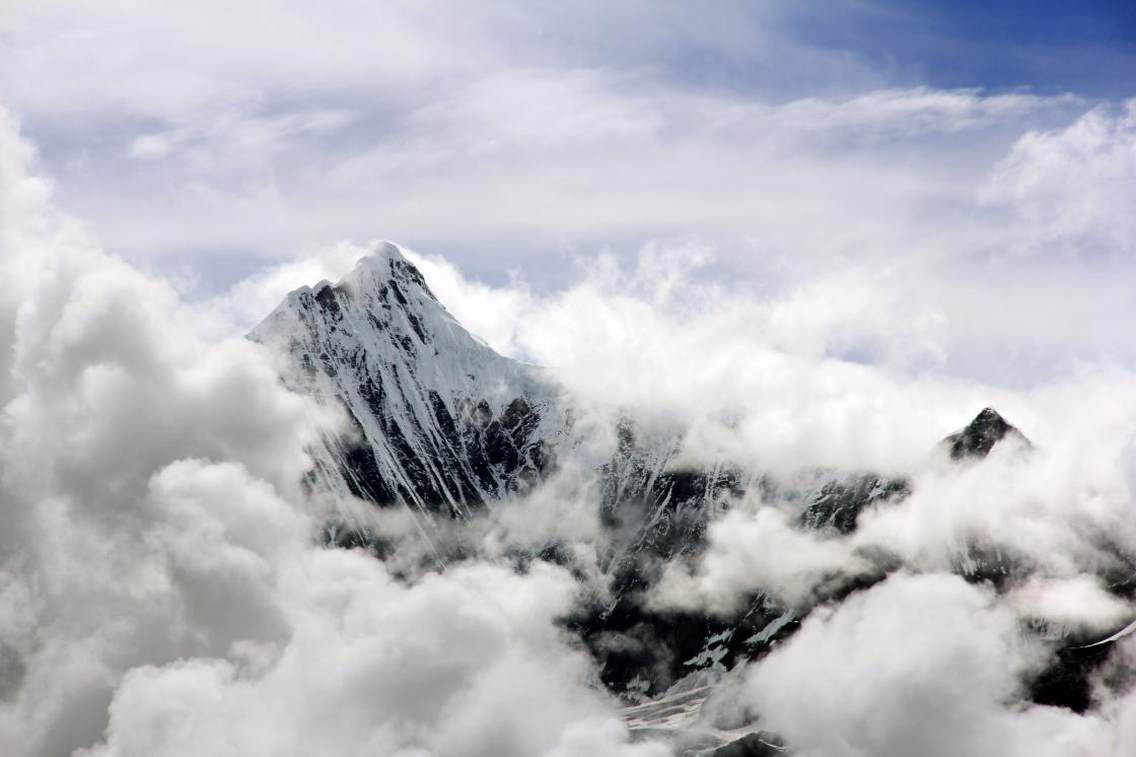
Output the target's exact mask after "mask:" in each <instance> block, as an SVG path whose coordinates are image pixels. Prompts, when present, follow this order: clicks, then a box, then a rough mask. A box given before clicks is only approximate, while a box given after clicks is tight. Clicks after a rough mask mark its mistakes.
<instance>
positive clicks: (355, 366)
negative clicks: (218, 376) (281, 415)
mask: <svg viewBox="0 0 1136 757" xmlns="http://www.w3.org/2000/svg"><path fill="white" fill-rule="evenodd" d="M250 336H251V338H253V339H254V340H256V341H259V342H262V343H264V344H266V345H268V346H269V347H271V348H272V349H274V350H275V351H276V352H277V353H278V354H279V355H281V356H283V357H284V361H283V365H282V369H281V370H282V374H283V378H284V380H285V381H286V382H287V383H288V384H289V385H290V386H291V387H293V388H295V389H297V390H299V391H303V392H306V393H309V394H312V395H314V396H315V397H317V398H318V399H320V400H321V401H322V402H324V403H327V404H331V405H338V406H340V407H342V409H343V410H344V411H345V415H346V416H347V418H348V420H349V423H350V424H351V426H352V427H353V433H351V434H347V435H345V436H343V437H335V438H327V439H324V440H323V444H322V445H320V446H319V448H318V449H314V450H313V456H314V458H315V461H316V466H315V469H314V470H313V471H312V480H311V482H310V483H311V484H312V485H313V486H315V487H324V488H326V489H329V490H331V491H333V492H336V493H339V494H350V495H352V496H354V497H357V498H360V499H363V500H367V501H370V502H373V503H374V504H375V505H377V506H380V507H404V508H407V509H408V510H409V511H410V512H411V513H412V514H413V515H414V517H415V518H416V520H417V523H418V525H419V528H420V531H421V534H422V536H423V538H424V539H427V540H430V538H431V532H432V529H434V528H435V527H436V526H437V525H438V524H439V523H440V522H449V521H453V520H458V521H461V520H470V519H474V518H476V517H477V516H478V514H479V513H481V512H482V511H484V510H485V508H486V507H487V505H488V504H490V503H492V502H494V501H497V500H501V499H503V498H505V497H508V496H511V495H514V494H518V493H523V492H525V491H527V490H528V489H529V488H531V487H532V486H534V485H535V484H537V483H538V482H540V481H541V480H542V479H543V478H545V477H546V476H547V475H548V474H549V473H550V472H551V471H553V470H554V469H555V468H556V465H557V459H558V454H560V453H565V452H570V451H571V450H572V448H573V446H574V445H575V444H577V443H578V442H579V433H578V432H577V430H576V429H575V428H574V424H573V412H572V409H571V408H570V407H568V406H567V404H566V402H565V400H564V398H563V397H562V396H561V394H560V392H559V390H558V389H557V387H556V385H555V384H554V383H553V382H552V381H551V380H550V379H549V377H547V376H546V375H545V374H544V373H543V372H542V371H541V370H540V369H539V368H537V367H534V366H531V365H527V364H524V363H520V362H518V361H515V360H511V359H509V358H506V357H503V356H501V355H499V354H497V353H496V352H495V351H493V350H492V349H491V348H490V347H489V346H488V345H486V344H485V343H483V342H482V341H480V340H479V339H477V338H476V337H474V336H473V335H471V334H470V333H469V332H468V331H466V330H465V329H464V328H463V327H462V326H461V324H459V323H458V322H457V321H456V320H455V319H454V318H453V317H452V316H451V315H450V314H449V313H448V312H446V310H445V308H444V307H443V306H442V304H441V303H440V302H438V300H437V298H436V297H435V296H434V295H433V293H432V292H431V291H430V289H429V286H428V285H427V282H426V281H425V280H424V279H423V277H422V275H421V274H420V272H419V271H418V270H417V269H416V268H415V267H414V266H413V265H412V264H411V263H410V262H409V261H407V260H406V258H405V257H404V256H403V255H402V253H401V252H400V250H399V249H398V247H397V246H395V245H393V244H389V243H383V244H381V245H379V246H378V247H377V248H376V249H375V251H374V252H373V254H372V255H370V256H368V257H366V258H364V259H362V260H361V261H360V262H359V263H358V265H357V266H356V268H355V269H354V270H353V271H351V272H350V273H349V274H348V275H347V276H346V277H344V279H343V280H341V281H339V282H338V283H336V284H332V283H330V282H326V281H324V282H320V283H319V284H317V285H316V286H315V287H302V288H300V289H298V290H296V291H294V292H292V293H290V294H289V295H288V297H287V298H286V299H285V301H284V302H283V303H281V305H280V306H279V307H278V308H277V309H276V310H275V311H273V312H272V313H271V314H270V315H269V316H268V317H267V318H266V319H265V320H264V321H263V322H262V323H261V324H260V325H259V326H257V327H256V329H255V330H254V331H253V332H252V334H251V335H250ZM615 437H616V440H617V443H616V444H615V449H614V450H613V451H612V454H611V456H610V458H608V459H606V460H604V461H601V462H599V463H598V464H597V466H596V475H597V476H598V477H599V481H600V487H601V491H602V515H603V519H604V524H605V526H606V528H607V530H608V532H609V534H610V535H611V536H612V538H611V540H610V542H611V544H610V547H609V550H608V552H607V554H605V555H604V563H603V568H604V570H605V573H606V576H607V579H608V581H609V584H610V587H609V588H610V592H608V593H607V594H604V595H603V596H597V597H596V599H595V601H594V602H592V603H590V604H586V605H584V606H582V607H581V608H579V610H578V611H577V613H575V614H574V615H573V616H572V617H570V618H567V619H566V620H565V623H566V625H567V626H568V627H569V628H570V629H572V630H573V631H574V632H575V633H576V634H578V636H579V638H580V639H581V640H582V641H583V643H584V644H585V645H586V646H587V648H588V649H589V650H590V651H591V652H592V654H593V655H594V656H595V657H596V659H597V662H598V663H599V665H600V667H601V671H602V673H601V675H602V679H603V681H604V683H605V684H606V685H607V686H608V687H610V688H611V689H612V691H614V692H615V693H617V694H619V695H621V696H623V697H625V698H627V699H628V700H629V701H631V702H643V703H645V704H643V705H640V706H644V707H648V708H649V707H650V706H651V705H650V702H651V700H652V698H655V697H658V696H659V695H661V694H664V692H667V691H668V689H670V690H671V693H672V695H673V692H675V691H679V692H681V691H683V689H682V687H683V686H684V685H686V686H689V685H690V684H683V683H682V682H683V681H684V680H689V679H691V676H692V675H697V674H699V673H700V672H701V674H703V675H706V674H709V675H711V676H713V675H717V674H718V673H720V672H723V671H725V670H727V669H729V668H730V667H732V666H733V665H734V664H735V663H736V662H738V661H739V660H742V659H754V658H758V657H760V656H762V655H764V654H766V653H767V652H768V651H769V650H770V649H772V648H773V646H774V645H776V644H777V643H778V642H779V641H781V640H782V639H784V638H786V637H787V636H789V635H791V634H792V633H793V632H794V631H795V630H796V628H797V627H799V625H800V622H801V620H802V619H803V617H804V616H805V614H807V612H808V607H783V606H780V605H779V604H778V602H777V601H776V600H775V599H774V598H773V597H771V596H769V595H766V594H764V593H761V592H756V593H755V594H754V595H753V596H752V597H751V598H750V601H749V602H748V603H747V604H746V605H745V607H744V608H743V610H741V611H740V612H739V613H737V614H736V616H734V617H732V618H712V617H707V616H703V615H699V614H696V613H690V612H678V611H664V610H658V609H653V608H652V607H650V606H648V604H647V603H646V601H645V598H646V593H647V590H648V589H649V588H650V586H651V585H652V584H653V583H654V582H655V581H656V580H657V578H658V577H659V575H660V574H661V571H662V570H663V568H664V566H665V565H667V564H668V563H670V562H672V561H675V560H693V559H696V558H697V556H698V555H699V554H700V552H701V551H702V549H703V548H704V545H705V530H706V526H707V523H708V522H709V520H710V519H711V518H712V517H713V516H714V515H715V514H717V513H719V512H721V511H722V510H723V509H725V508H727V507H729V503H730V502H731V501H732V500H733V499H735V498H736V497H739V496H741V495H742V494H743V493H745V492H746V491H757V492H760V493H761V494H762V496H763V499H766V498H768V499H778V500H781V501H790V502H793V503H795V506H796V507H797V508H798V511H799V513H800V514H799V519H798V527H800V528H802V529H812V530H817V531H822V532H825V533H828V534H831V535H832V537H833V538H840V537H841V536H844V535H847V534H850V533H852V532H853V531H854V530H855V529H856V526H857V520H858V518H859V516H860V515H861V514H862V513H863V512H864V511H865V510H867V509H869V508H873V507H886V506H889V505H891V504H893V503H897V502H900V501H902V500H903V499H904V498H906V497H907V496H909V494H910V492H911V488H910V487H911V484H910V482H908V481H906V480H903V479H896V478H888V477H886V476H881V475H878V474H875V473H871V472H861V473H854V474H849V473H837V472H831V471H810V472H806V473H805V474H804V475H803V476H802V477H801V478H800V479H798V480H795V481H793V482H785V481H778V480H774V479H772V478H770V477H767V476H763V475H761V474H756V473H753V472H747V471H742V470H739V469H737V468H734V467H729V466H719V467H716V468H712V469H699V470H691V469H683V468H679V467H675V465H674V460H675V456H676V453H677V452H678V450H679V448H680V442H681V437H680V436H677V435H672V436H669V437H668V436H664V438H658V435H645V434H643V433H641V430H640V429H639V428H638V427H637V426H636V424H635V423H634V421H633V420H632V419H630V418H624V419H622V420H621V421H620V422H619V423H618V427H617V428H616V429H615ZM1003 442H1007V443H1012V444H1015V445H1017V446H1018V447H1020V448H1021V449H1023V450H1028V449H1029V448H1030V446H1031V445H1030V442H1029V440H1028V439H1026V438H1025V436H1024V435H1023V434H1022V433H1021V432H1020V431H1018V430H1017V429H1016V428H1014V427H1013V426H1012V425H1010V424H1009V423H1008V422H1007V421H1006V420H1005V419H1003V418H1002V417H1001V416H1000V415H999V414H998V413H997V412H996V411H995V410H993V409H991V408H987V409H985V410H983V411H982V412H980V413H979V414H978V416H977V417H975V418H974V420H973V421H972V422H971V423H970V424H968V425H967V426H966V427H964V428H963V429H961V430H960V431H959V432H957V433H955V434H952V435H950V436H948V437H947V438H946V439H944V440H943V442H942V443H941V447H942V449H943V450H944V451H945V453H946V456H947V457H949V459H951V460H953V461H955V462H956V463H957V464H967V463H968V462H977V461H980V460H981V459H982V458H984V457H985V456H986V455H987V454H989V453H990V452H991V450H992V449H993V448H994V447H995V445H997V444H999V443H1003ZM382 540H383V535H382V534H374V533H370V532H368V531H366V529H365V528H363V527H361V526H358V525H357V524H352V523H349V522H348V523H338V522H336V523H331V524H329V530H328V541H329V543H331V544H333V545H337V546H347V547H352V546H364V547H368V548H371V549H378V548H379V547H381V544H382ZM447 557H448V558H454V559H460V555H449V556H442V558H443V561H444V559H445V558H447ZM532 559H548V560H557V561H566V560H569V558H566V557H565V556H564V555H563V554H562V553H561V552H560V551H559V549H558V545H556V544H547V545H544V547H543V548H542V549H540V550H538V551H536V552H534V553H532V554H527V555H518V560H519V562H518V565H520V566H522V567H523V564H524V563H525V562H526V561H528V560H532ZM895 567H897V566H896V565H894V564H891V563H889V562H888V560H887V559H886V557H884V558H880V559H878V560H877V570H875V571H874V572H869V573H867V574H863V575H858V576H855V577H851V578H849V577H834V580H833V581H832V582H830V583H828V584H825V585H824V586H822V587H821V588H820V589H818V591H817V595H816V596H815V597H814V598H813V602H812V604H811V605H810V606H811V607H815V606H817V605H820V604H823V603H826V602H837V601H840V600H841V599H842V598H843V597H845V596H847V595H848V594H850V593H852V592H854V591H858V590H861V589H863V588H866V587H868V586H871V585H873V584H874V583H876V582H878V581H880V580H882V579H883V578H884V577H886V575H887V574H888V572H889V571H891V570H893V569H894V568H895ZM958 570H959V572H960V573H962V574H963V575H965V576H966V577H967V578H968V579H969V580H974V581H990V582H992V583H993V584H995V585H996V586H1004V585H1007V584H1008V583H1010V582H1012V581H1013V580H1015V571H1016V570H1018V566H1016V565H1015V564H1014V563H1013V561H1012V560H1011V559H1009V558H1007V557H1006V556H1005V555H1002V554H1000V553H998V552H997V551H993V552H989V553H987V552H984V551H983V550H982V548H981V546H976V548H975V550H974V553H973V554H972V555H970V556H969V559H968V560H967V562H966V564H965V565H960V566H959V567H958ZM1125 578H1126V579H1127V577H1125ZM1116 586H1117V587H1118V588H1117V591H1118V592H1131V591H1132V587H1131V585H1130V584H1124V583H1123V581H1122V582H1120V583H1117V584H1116ZM1054 648H1055V653H1056V664H1055V665H1054V666H1053V667H1052V668H1051V669H1050V670H1047V671H1045V672H1044V673H1042V674H1041V675H1040V676H1039V677H1038V678H1037V680H1034V681H1030V682H1027V683H1028V686H1029V688H1030V691H1031V694H1032V696H1033V698H1034V699H1035V701H1038V702H1042V703H1047V704H1057V705H1062V706H1067V707H1071V708H1073V709H1076V710H1078V711H1080V710H1084V709H1086V708H1087V707H1088V706H1089V705H1090V703H1091V702H1090V691H1089V684H1088V677H1089V673H1090V672H1091V671H1092V670H1093V669H1094V668H1095V667H1096V666H1098V665H1099V664H1100V663H1101V662H1102V661H1103V659H1104V658H1105V657H1107V654H1108V646H1107V645H1105V646H1103V647H1096V648H1092V650H1091V651H1086V650H1081V649H1079V648H1078V647H1077V646H1076V645H1074V644H1072V643H1070V642H1063V641H1060V640H1058V641H1056V642H1055V643H1054ZM676 685H677V687H678V688H672V687H674V686H676ZM683 696H685V695H683ZM659 701H666V698H665V697H664V699H663V700H659ZM746 744H748V745H749V746H748V747H747V746H746ZM759 745H760V746H759ZM746 748H749V749H751V751H748V752H747V751H742V750H743V749H746ZM729 749H734V751H728V750H727V751H723V752H721V754H734V753H737V754H757V753H773V751H771V750H775V751H776V752H781V751H782V750H783V745H780V744H779V743H778V742H777V740H776V738H775V737H773V736H769V738H765V737H763V738H762V739H756V738H755V737H754V738H749V740H748V741H747V742H744V743H743V742H741V741H739V742H737V743H735V744H733V745H732V746H730V747H729ZM759 749H760V750H765V751H764V752H761V751H757V750H759Z"/></svg>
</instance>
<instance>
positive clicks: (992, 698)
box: [746, 574, 1115, 757]
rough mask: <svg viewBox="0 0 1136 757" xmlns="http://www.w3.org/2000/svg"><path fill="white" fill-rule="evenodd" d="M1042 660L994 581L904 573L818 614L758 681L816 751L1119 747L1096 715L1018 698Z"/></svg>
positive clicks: (786, 724) (765, 665)
mask: <svg viewBox="0 0 1136 757" xmlns="http://www.w3.org/2000/svg"><path fill="white" fill-rule="evenodd" d="M1039 661H1040V657H1039V652H1038V650H1036V649H1032V648H1031V647H1030V645H1029V642H1028V641H1027V640H1026V638H1025V637H1023V636H1022V635H1020V634H1019V632H1018V629H1017V628H1016V625H1015V619H1014V616H1013V615H1012V613H1010V612H1008V611H1007V610H1006V609H1005V608H1004V607H1002V606H1000V605H999V604H997V603H996V601H995V598H994V596H993V594H992V592H990V591H989V590H988V589H985V588H983V587H979V586H974V585H970V584H967V583H965V582H964V581H963V580H962V579H961V578H958V577H956V576H946V575H927V576H909V575H902V574H901V575H897V576H893V577H892V578H890V579H888V580H887V581H886V582H884V583H883V584H881V585H879V586H876V587H875V588H873V589H871V590H869V591H867V592H864V593H863V594H859V595H855V596H853V597H851V598H850V599H848V600H847V601H845V602H844V604H842V605H841V606H840V607H839V608H836V609H834V610H823V611H819V612H817V613H815V614H814V615H813V616H812V617H810V618H809V619H808V620H806V621H805V623H804V625H803V627H802V628H801V631H800V632H799V633H798V634H797V635H796V636H794V637H793V638H792V639H791V640H789V641H788V642H787V643H786V644H785V645H784V646H782V647H780V648H779V649H778V650H777V651H775V652H773V653H772V654H771V655H770V656H769V657H768V658H767V659H766V660H764V661H762V662H761V663H758V664H756V665H754V666H753V667H752V668H751V669H750V671H749V674H748V679H747V689H746V690H747V695H748V698H749V701H750V702H751V704H752V705H754V706H756V707H757V708H758V709H759V710H760V712H761V713H762V716H763V720H762V723H763V725H764V727H767V728H771V729H774V730H777V731H779V732H781V733H782V734H784V735H785V736H786V737H787V738H788V739H789V741H790V742H791V743H793V744H794V746H795V748H796V749H797V750H798V752H799V753H800V754H802V755H808V756H809V757H813V756H814V755H815V756H817V757H819V756H820V755H826V756H828V757H841V756H843V755H847V756H849V757H851V756H852V755H862V754H872V755H879V757H886V756H887V755H896V756H897V757H898V756H899V755H910V754H920V755H927V757H934V756H935V755H957V754H1002V755H1022V756H1023V757H1024V756H1025V755H1054V757H1056V755H1068V754H1086V755H1087V754H1111V753H1113V752H1112V744H1114V743H1115V742H1114V738H1115V737H1114V735H1112V734H1110V729H1109V727H1108V726H1107V725H1106V723H1104V722H1102V721H1101V720H1099V719H1097V718H1096V717H1094V716H1088V717H1084V718H1082V717H1079V716H1077V715H1074V714H1072V713H1069V712H1068V711H1060V710H1055V709H1050V708H1031V709H1022V708H1018V707H1014V706H1013V705H1012V704H1009V703H1011V702H1013V701H1014V700H1015V699H1016V697H1017V696H1018V686H1019V683H1018V675H1020V674H1022V673H1024V672H1026V671H1029V670H1030V669H1032V668H1033V666H1035V665H1036V664H1037V663H1038V662H1039Z"/></svg>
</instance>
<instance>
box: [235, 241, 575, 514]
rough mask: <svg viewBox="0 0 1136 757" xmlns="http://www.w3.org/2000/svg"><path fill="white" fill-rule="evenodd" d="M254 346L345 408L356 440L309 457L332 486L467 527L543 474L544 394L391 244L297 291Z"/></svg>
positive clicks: (546, 390)
mask: <svg viewBox="0 0 1136 757" xmlns="http://www.w3.org/2000/svg"><path fill="white" fill-rule="evenodd" d="M250 337H251V338H252V339H254V340H255V341H258V342H262V343H264V344H266V345H268V346H269V347H271V348H273V349H274V350H275V351H276V352H277V353H279V354H282V355H283V356H284V357H285V369H284V379H285V381H286V383H288V384H289V385H290V386H291V387H293V388H294V389H297V390H299V391H303V392H306V393H309V394H312V395H314V396H316V397H317V398H318V399H321V400H323V401H325V402H332V403H335V402H338V403H340V404H341V405H342V407H343V408H345V409H346V411H347V415H348V417H349V419H350V422H351V424H352V425H353V426H354V428H355V431H356V433H355V434H354V436H353V437H352V438H348V439H343V440H329V444H328V449H327V450H324V451H323V452H324V454H319V455H316V457H317V459H322V462H323V465H322V466H321V471H320V472H321V474H322V475H323V477H324V478H325V479H327V480H328V481H330V482H331V483H332V485H333V487H334V488H337V489H340V490H344V489H345V490H347V491H349V492H350V493H351V494H353V495H354V496H357V497H360V498H362V499H366V500H370V501H372V502H375V503H377V504H380V505H390V504H395V503H399V504H406V505H409V506H411V507H413V508H415V509H416V510H418V511H420V512H421V513H447V514H449V515H451V516H453V517H459V518H464V517H469V516H470V515H471V514H472V513H473V512H474V511H476V510H477V509H479V508H481V507H482V506H484V504H485V503H486V501H488V500H490V499H496V498H500V497H502V496H504V495H505V494H506V493H508V492H513V491H517V490H519V489H523V488H525V487H526V486H528V485H531V483H532V482H533V481H535V480H536V479H537V478H538V477H539V476H540V474H541V472H542V471H544V470H545V468H546V467H547V466H548V464H549V459H548V453H549V451H550V450H549V449H548V445H547V444H546V442H545V441H544V440H545V439H547V438H551V437H553V436H555V434H556V428H555V427H556V426H557V424H558V419H557V417H556V414H555V408H554V404H555V402H554V400H555V392H554V390H553V389H552V387H551V385H550V384H548V383H547V382H545V381H544V380H543V378H542V377H541V376H540V375H539V371H538V370H537V369H535V368H532V367H531V366H527V365H525V364H523V363H520V362H517V361H515V360H510V359H509V358H506V357H503V356H501V355H499V354H497V353H496V352H494V351H493V350H492V349H491V348H490V347H488V346H487V345H486V344H485V343H484V342H482V341H480V340H479V339H477V338H476V337H474V336H473V335H471V334H470V333H469V332H468V331H466V330H465V328H464V327H462V325H461V324H460V323H458V321H457V320H456V319H454V317H453V316H451V315H450V314H449V313H448V312H447V311H446V309H445V307H443V306H442V304H441V303H440V302H438V300H437V298H436V297H435V296H434V294H433V292H431V291H430V288H429V287H428V286H427V284H426V281H425V279H424V278H423V277H422V274H421V273H420V272H419V271H418V269H417V268H415V267H414V265H413V264H412V263H410V261H408V260H407V259H406V257H405V256H404V255H403V254H402V250H401V249H400V248H399V247H398V246H397V245H395V244H392V243H390V242H383V243H380V244H379V245H378V246H377V247H376V248H375V250H374V252H373V253H372V254H371V255H369V256H367V257H364V258H362V259H361V260H360V261H359V262H358V263H357V264H356V266H355V268H354V269H353V270H352V271H351V272H350V273H348V274H347V275H346V276H345V277H343V279H341V280H340V281H339V282H338V283H336V284H331V283H330V282H327V281H322V282H320V283H319V284H317V285H316V286H315V287H301V288H299V289H297V290H295V291H293V292H291V293H290V294H289V295H288V296H287V298H286V299H285V300H284V302H283V303H281V305H280V306H279V307H277V308H276V310H274V311H273V312H272V313H271V314H270V315H269V316H268V317H267V318H266V319H265V320H264V321H263V322H262V323H261V324H260V325H258V326H257V327H256V328H255V329H254V330H253V331H252V333H251V335H250Z"/></svg>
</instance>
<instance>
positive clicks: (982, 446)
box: [943, 407, 1032, 460]
mask: <svg viewBox="0 0 1136 757" xmlns="http://www.w3.org/2000/svg"><path fill="white" fill-rule="evenodd" d="M1006 438H1010V439H1013V440H1015V441H1017V442H1019V443H1021V444H1023V445H1025V446H1027V447H1029V446H1032V445H1031V443H1030V441H1029V439H1027V438H1026V436H1025V434H1023V433H1022V432H1021V431H1019V430H1018V429H1017V428H1016V427H1014V426H1013V425H1011V424H1010V423H1009V422H1008V421H1007V420H1006V419H1005V418H1003V417H1002V415H1001V414H1000V413H999V412H998V411H997V410H995V409H994V408H992V407H987V408H983V409H982V411H981V412H980V413H979V414H978V415H976V416H974V420H972V421H971V422H970V423H969V424H967V425H966V427H965V428H963V429H962V430H960V431H956V432H955V433H953V434H951V435H950V436H948V437H947V438H946V439H944V440H943V445H944V446H945V447H947V449H948V451H949V452H950V456H951V459H952V460H965V459H968V458H978V459H981V458H984V457H986V456H987V455H988V454H990V450H992V449H994V445H996V444H998V442H1000V441H1002V440H1003V439H1006Z"/></svg>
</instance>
